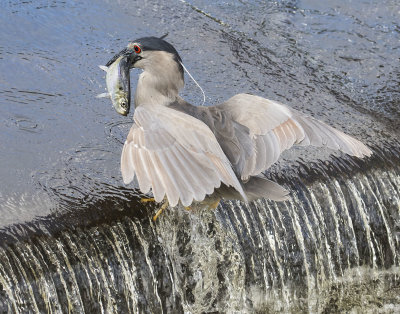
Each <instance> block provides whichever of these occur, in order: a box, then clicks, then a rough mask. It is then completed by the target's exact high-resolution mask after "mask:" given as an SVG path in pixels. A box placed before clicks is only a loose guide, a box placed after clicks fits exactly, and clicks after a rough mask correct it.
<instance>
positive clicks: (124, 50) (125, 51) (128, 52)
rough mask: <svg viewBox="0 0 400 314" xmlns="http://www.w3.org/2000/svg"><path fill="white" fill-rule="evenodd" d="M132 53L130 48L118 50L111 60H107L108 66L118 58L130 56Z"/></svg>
mask: <svg viewBox="0 0 400 314" xmlns="http://www.w3.org/2000/svg"><path fill="white" fill-rule="evenodd" d="M131 54H132V51H130V50H129V49H128V48H125V49H122V50H121V51H120V52H118V53H117V54H116V55H115V56H114V57H112V58H111V59H110V61H108V62H107V64H106V66H108V67H109V66H110V65H111V64H113V63H114V61H115V60H117V59H118V58H119V57H121V56H124V57H129V56H130V55H131Z"/></svg>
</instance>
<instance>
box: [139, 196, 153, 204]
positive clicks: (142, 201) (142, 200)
mask: <svg viewBox="0 0 400 314" xmlns="http://www.w3.org/2000/svg"><path fill="white" fill-rule="evenodd" d="M155 201H156V200H155V199H154V197H151V198H141V199H140V202H141V203H148V202H155Z"/></svg>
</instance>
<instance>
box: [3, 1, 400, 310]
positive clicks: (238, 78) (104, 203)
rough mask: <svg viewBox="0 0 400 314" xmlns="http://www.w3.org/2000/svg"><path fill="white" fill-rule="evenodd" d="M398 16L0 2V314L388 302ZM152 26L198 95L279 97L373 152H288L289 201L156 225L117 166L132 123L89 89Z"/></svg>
mask: <svg viewBox="0 0 400 314" xmlns="http://www.w3.org/2000/svg"><path fill="white" fill-rule="evenodd" d="M399 21H400V5H399V4H398V1H396V0H385V1H379V2H378V1H375V2H374V1H368V2H367V1H361V0H355V1H351V2H349V1H339V0H335V1H330V2H329V4H324V3H322V2H320V1H313V0H309V1H267V2H258V1H237V2H230V3H226V2H223V1H217V2H210V1H195V0H193V1H171V2H168V3H159V2H156V1H141V2H138V3H136V2H131V1H122V0H121V1H101V0H95V1H86V0H85V1H72V0H65V1H57V0H52V1H50V0H37V1H24V2H21V1H14V0H9V1H2V2H1V4H0V29H1V36H0V121H1V123H0V312H1V313H10V312H11V313H13V312H16V313H28V312H56V313H60V312H72V313H80V312H89V313H91V312H95V313H98V312H107V313H112V312H121V313H128V312H133V313H138V312H139V313H142V312H149V313H169V312H177V313H180V312H187V313H209V312H235V311H236V312H251V313H254V312H257V313H275V312H293V313H298V312H312V313H314V312H319V313H331V312H346V313H347V312H355V313H357V312H360V313H365V312H371V313H376V312H381V313H398V312H399V311H400V297H399V296H400V278H399V277H400V272H399V266H400V265H399V259H400V167H399V165H400V143H399V141H398V138H399V135H400V131H399V121H400V120H399V119H400V110H399V104H400V89H399V85H400V84H399V83H400V66H399V64H400V63H399V61H400V25H399ZM165 33H169V35H168V37H167V39H168V40H169V41H170V42H171V43H172V44H173V45H174V46H175V47H176V48H177V50H178V51H179V52H180V54H181V57H182V59H183V61H184V63H185V66H186V67H187V68H188V69H189V70H190V71H191V73H192V74H193V75H194V76H195V78H196V80H197V81H198V82H199V83H200V84H201V85H202V86H203V88H204V90H205V91H206V95H207V103H218V102H221V101H223V100H224V99H227V98H229V97H230V96H232V95H234V94H235V93H238V92H249V93H253V94H257V95H260V96H264V97H267V98H271V99H275V100H278V101H281V102H284V103H287V104H288V105H290V106H293V107H294V108H296V109H299V110H301V111H303V112H305V113H307V114H310V115H312V116H315V117H317V118H319V119H322V120H324V121H326V122H327V123H329V124H331V125H334V126H335V127H337V128H339V129H342V130H344V131H345V132H347V133H349V134H351V135H353V136H355V137H357V138H358V139H360V140H362V141H364V142H365V143H367V144H368V145H369V146H370V147H371V148H372V149H373V150H374V152H375V154H374V156H373V157H372V158H370V159H368V160H365V161H360V160H356V159H354V158H349V157H346V156H344V155H341V154H339V153H334V152H332V151H327V150H318V149H312V148H309V149H307V148H295V149H293V150H291V151H288V152H286V153H285V154H284V155H283V158H282V160H281V161H280V162H279V163H278V164H277V165H275V166H274V167H273V168H272V169H271V170H270V171H269V173H268V174H267V175H268V176H270V177H271V178H273V179H274V180H276V181H278V182H279V183H281V184H283V185H285V186H286V187H287V188H288V189H290V190H291V199H290V201H287V202H283V203H275V202H272V201H268V200H259V201H256V202H253V203H250V204H248V205H245V204H242V203H240V202H224V203H223V204H221V206H219V207H218V209H217V210H215V211H208V210H202V209H198V208H197V209H196V208H194V209H193V210H192V211H187V210H185V209H183V208H176V209H169V210H168V211H166V212H165V213H163V215H162V216H161V217H160V218H159V219H158V220H157V221H156V222H153V221H152V220H151V217H152V215H153V214H154V213H155V212H156V211H157V207H156V206H155V205H153V204H146V205H143V204H141V203H140V202H139V199H140V197H141V195H140V194H138V193H137V192H136V191H134V190H133V189H132V187H130V186H127V187H125V186H123V184H122V182H121V181H122V180H121V176H120V173H119V156H120V152H121V148H122V144H123V142H124V139H125V137H126V135H127V132H128V130H129V127H130V125H131V118H126V117H121V116H118V115H117V114H116V113H115V112H114V110H113V109H112V107H111V103H110V102H109V101H108V100H99V99H96V98H95V95H96V94H99V93H102V92H103V91H104V88H105V80H104V77H103V76H104V74H103V72H102V71H101V70H100V69H98V67H97V65H99V64H105V62H106V61H107V60H108V59H109V58H110V57H111V56H112V55H113V54H114V53H115V52H117V51H119V50H120V49H122V48H123V47H124V46H125V45H126V43H127V42H128V41H129V40H132V39H134V38H138V37H142V36H146V35H159V36H161V35H163V34H165ZM137 74H138V73H137V72H136V71H132V79H131V82H132V84H133V86H132V88H134V87H135V86H134V85H135V82H136V77H137ZM182 95H183V96H184V97H185V98H186V99H188V100H189V101H191V102H193V103H198V104H200V103H201V102H202V95H201V93H200V92H199V90H198V89H197V88H196V86H195V85H194V84H193V83H192V82H190V80H187V86H186V87H185V90H184V91H183V93H182Z"/></svg>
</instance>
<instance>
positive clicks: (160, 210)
mask: <svg viewBox="0 0 400 314" xmlns="http://www.w3.org/2000/svg"><path fill="white" fill-rule="evenodd" d="M167 207H168V201H165V202H164V204H162V205H161V207H160V209H159V210H158V212H157V213H156V214H155V215H154V216H153V221H156V220H157V218H158V216H160V215H161V213H162V212H163V210H164V209H166V208H167Z"/></svg>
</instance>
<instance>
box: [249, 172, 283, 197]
mask: <svg viewBox="0 0 400 314" xmlns="http://www.w3.org/2000/svg"><path fill="white" fill-rule="evenodd" d="M243 190H244V193H245V194H246V196H247V198H248V200H249V201H253V200H256V199H259V198H262V197H263V198H267V199H270V200H273V201H286V200H288V199H289V192H288V191H287V190H286V189H284V188H283V187H281V186H280V185H279V184H277V183H275V182H273V181H271V180H268V179H266V178H262V177H251V178H250V179H249V181H247V182H246V183H244V184H243Z"/></svg>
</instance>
